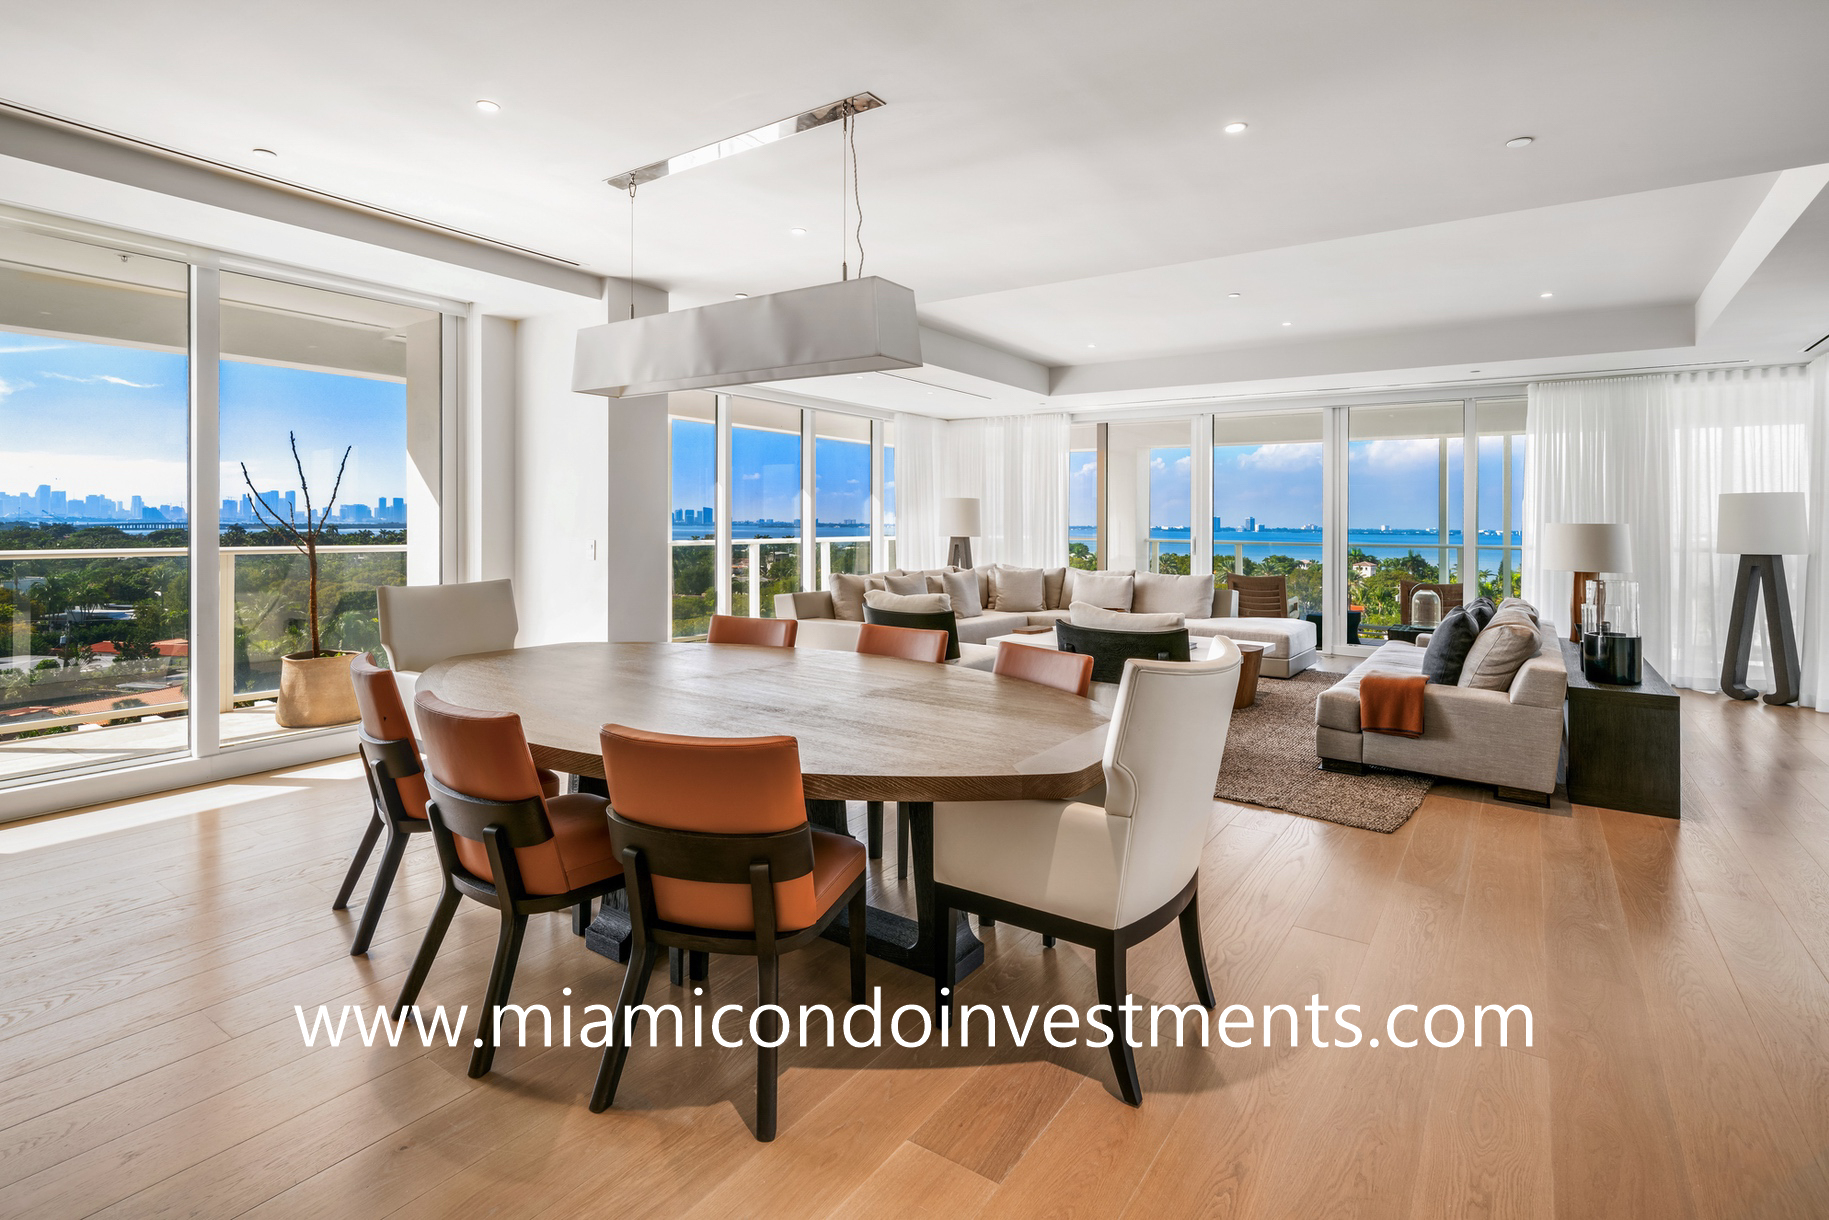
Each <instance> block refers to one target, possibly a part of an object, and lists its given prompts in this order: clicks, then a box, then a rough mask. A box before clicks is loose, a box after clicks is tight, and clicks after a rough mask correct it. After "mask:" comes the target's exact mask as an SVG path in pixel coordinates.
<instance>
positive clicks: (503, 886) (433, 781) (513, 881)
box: [394, 774, 623, 1077]
mask: <svg viewBox="0 0 1829 1220" xmlns="http://www.w3.org/2000/svg"><path fill="white" fill-rule="evenodd" d="M426 788H427V790H428V791H429V792H430V793H431V795H432V799H431V801H430V802H429V803H428V804H427V805H426V812H427V814H428V815H429V816H428V817H427V821H429V822H430V823H431V826H432V842H433V843H434V844H435V845H436V846H437V848H438V862H439V863H440V864H441V865H442V866H443V867H444V874H445V885H444V893H442V894H441V895H439V898H438V909H437V910H435V911H433V912H432V922H431V923H430V924H428V925H427V926H426V932H425V939H424V940H423V941H421V942H420V945H419V955H418V956H417V957H415V958H414V959H413V968H412V970H411V971H410V972H409V973H408V974H407V976H406V982H405V983H404V984H402V986H401V988H400V998H399V999H397V1000H395V1001H394V1017H395V1019H396V1020H398V1019H399V1018H401V1017H403V1016H405V1015H406V1011H407V1009H409V1008H411V1007H412V1006H413V1002H414V1001H415V1000H417V999H418V998H419V989H420V988H421V987H422V986H424V985H425V980H426V975H427V974H429V973H430V972H431V969H432V962H433V960H434V959H435V958H437V956H438V947H439V945H440V944H442V943H443V942H444V938H445V932H446V931H447V930H448V929H449V928H450V926H451V917H452V916H453V915H455V914H457V905H458V903H459V902H461V901H462V900H463V899H464V898H465V897H469V898H473V899H475V900H476V901H477V902H480V903H482V904H483V905H484V906H486V907H493V908H494V909H495V910H496V911H498V912H500V914H501V917H502V931H501V935H500V936H499V937H498V938H497V939H496V942H495V962H494V964H493V965H492V966H491V967H490V968H489V989H488V991H487V992H486V993H485V995H484V997H483V1011H482V1014H481V1015H480V1016H479V1017H478V1018H477V1027H476V1049H475V1050H474V1051H473V1052H472V1053H471V1055H470V1075H471V1076H472V1077H476V1076H484V1075H487V1074H488V1072H489V1065H490V1064H492V1063H493V1062H494V1061H495V1036H496V1028H495V1023H496V1012H497V1010H498V1009H500V1008H501V1006H502V1005H504V1004H506V1003H507V1002H508V991H509V988H510V987H511V986H512V985H513V983H514V968H515V964H516V962H518V961H519V960H520V956H521V941H522V939H523V938H524V937H525V936H526V934H527V917H528V916H529V915H539V914H543V913H545V912H549V911H564V910H568V909H569V910H572V911H573V912H574V915H573V919H574V923H573V927H574V930H576V927H577V922H576V921H577V920H578V919H579V918H580V917H582V918H583V920H584V921H585V922H586V923H588V922H589V919H590V916H589V912H590V904H591V899H593V898H598V897H601V896H602V895H604V894H609V893H612V892H614V891H616V890H619V889H621V888H623V878H622V876H621V875H620V874H618V875H617V876H614V877H606V878H604V879H603V880H602V881H593V882H592V883H591V884H589V885H586V886H580V887H579V888H577V889H575V890H567V891H566V892H565V893H563V894H529V893H528V892H527V887H526V885H525V884H523V883H522V881H521V868H520V864H519V862H518V860H517V859H516V857H515V854H514V853H515V849H516V848H519V847H537V846H539V845H540V844H541V843H545V842H548V841H550V840H551V839H552V837H553V830H552V823H551V822H549V821H548V820H547V818H546V806H545V803H544V802H542V801H541V800H540V799H539V798H538V797H528V798H527V799H525V800H519V801H489V800H483V799H482V798H480V797H473V796H465V795H464V794H463V793H461V792H454V791H452V790H451V789H449V788H447V787H445V786H444V785H443V784H441V783H439V782H438V780H437V778H436V777H435V776H433V775H430V774H428V775H427V776H426ZM456 834H461V835H463V836H464V837H465V838H466V839H475V840H480V841H481V842H482V844H483V847H484V850H486V851H487V852H488V853H489V871H490V874H491V875H492V876H494V877H495V878H496V880H495V882H493V883H491V882H489V881H486V880H484V879H483V878H481V877H478V876H477V875H476V874H475V873H473V872H471V871H470V870H469V869H467V868H465V867H464V865H463V861H461V860H459V859H458V858H457V844H456V842H455V841H454V839H453V837H452V836H453V835H456Z"/></svg>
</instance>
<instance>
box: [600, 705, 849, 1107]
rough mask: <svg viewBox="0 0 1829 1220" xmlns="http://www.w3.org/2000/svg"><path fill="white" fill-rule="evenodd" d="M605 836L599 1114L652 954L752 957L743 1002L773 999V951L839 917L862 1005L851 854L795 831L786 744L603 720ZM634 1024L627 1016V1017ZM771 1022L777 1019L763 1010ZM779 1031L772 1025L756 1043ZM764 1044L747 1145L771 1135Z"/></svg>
mask: <svg viewBox="0 0 1829 1220" xmlns="http://www.w3.org/2000/svg"><path fill="white" fill-rule="evenodd" d="M602 745H603V770H604V774H605V775H607V776H609V777H610V798H611V801H612V802H613V807H612V808H611V810H610V837H611V838H612V839H614V840H615V843H616V852H617V855H618V857H619V858H620V859H621V861H622V868H623V875H624V876H625V877H627V878H628V886H629V923H630V932H631V935H630V937H629V966H628V972H627V973H626V974H625V975H624V976H623V983H622V994H621V995H619V996H618V997H617V999H616V1011H615V1013H614V1014H613V1015H612V1017H611V1023H610V1030H611V1035H610V1041H609V1043H608V1044H607V1045H606V1046H605V1047H604V1051H603V1065H602V1067H601V1068H600V1069H599V1070H598V1073H597V1084H596V1087H595V1088H594V1089H593V1090H592V1091H591V1109H592V1110H593V1111H595V1112H598V1113H601V1112H602V1111H604V1110H606V1109H608V1108H609V1106H610V1104H611V1103H612V1102H613V1101H615V1100H616V1086H617V1083H618V1082H619V1081H620V1080H621V1079H622V1069H623V1065H624V1064H625V1063H626V1062H627V1060H628V1055H629V1046H628V1043H629V1039H628V1037H627V1036H625V1035H628V1034H632V1032H633V1030H632V1027H630V1028H625V1021H627V1020H628V1017H626V1016H625V1014H626V1013H628V1012H629V1010H630V1009H631V1008H632V1007H633V1006H634V1005H637V1004H640V1003H642V1000H643V997H644V996H646V995H647V991H648V978H649V976H650V975H651V974H652V973H653V971H654V964H655V961H656V960H657V958H658V957H659V955H660V949H661V947H663V946H664V947H666V948H668V949H678V950H681V951H683V952H687V953H694V954H697V953H738V954H743V955H746V956H752V957H754V958H755V959H756V1003H757V1004H758V1005H762V1004H775V1003H777V1002H778V997H779V993H780V986H779V983H780V957H781V954H783V953H787V952H791V951H792V950H794V949H799V948H802V947H803V946H805V945H808V944H811V943H812V942H813V941H814V940H816V939H818V937H819V935H820V933H822V932H823V931H824V930H825V929H826V928H827V926H828V925H830V924H831V923H832V922H833V920H834V919H836V918H837V916H838V914H839V912H840V911H841V910H843V911H846V912H848V918H849V920H850V933H851V1000H852V1002H853V1003H859V1004H861V1003H862V1002H863V1000H864V936H865V925H864V920H865V915H864V846H863V844H861V843H859V842H858V841H857V840H855V839H851V838H847V837H846V836H844V835H836V834H828V833H826V832H825V831H820V830H814V829H813V828H812V827H810V826H809V825H807V811H806V793H805V789H804V788H803V786H802V781H801V776H800V747H799V744H798V743H797V742H796V741H795V740H794V739H793V738H792V737H739V738H710V737H675V736H671V735H668V734H664V733H647V732H643V731H641V730H639V729H630V728H624V727H623V726H621V725H615V724H610V725H605V726H604V728H603V734H602ZM633 1015H635V1016H639V1015H640V1014H639V1013H635V1014H633ZM771 1021H774V1022H778V1018H774V1017H773V1015H772V1014H771ZM784 1033H785V1031H783V1030H781V1029H780V1028H779V1027H778V1025H777V1027H776V1028H774V1029H773V1030H772V1031H770V1032H769V1033H767V1034H766V1035H765V1036H766V1037H780V1036H782V1035H783V1034H784ZM776 1060H777V1055H776V1048H774V1047H770V1046H763V1045H761V1044H758V1045H757V1048H756V1138H757V1139H759V1140H772V1139H774V1138H775V1068H776Z"/></svg>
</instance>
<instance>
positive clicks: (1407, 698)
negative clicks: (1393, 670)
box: [1359, 674, 1429, 737]
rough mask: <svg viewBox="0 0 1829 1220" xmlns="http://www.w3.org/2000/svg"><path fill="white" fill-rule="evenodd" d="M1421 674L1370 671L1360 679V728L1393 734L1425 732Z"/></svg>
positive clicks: (1419, 733)
mask: <svg viewBox="0 0 1829 1220" xmlns="http://www.w3.org/2000/svg"><path fill="white" fill-rule="evenodd" d="M1428 684H1429V679H1428V678H1426V677H1424V676H1423V675H1422V674H1416V675H1414V676H1410V675H1399V674H1367V675H1366V676H1365V677H1364V678H1362V679H1361V680H1360V682H1359V730H1360V731H1361V732H1363V733H1389V734H1391V735H1392V736H1394V737H1421V736H1422V735H1423V687H1425V686H1427V685H1428Z"/></svg>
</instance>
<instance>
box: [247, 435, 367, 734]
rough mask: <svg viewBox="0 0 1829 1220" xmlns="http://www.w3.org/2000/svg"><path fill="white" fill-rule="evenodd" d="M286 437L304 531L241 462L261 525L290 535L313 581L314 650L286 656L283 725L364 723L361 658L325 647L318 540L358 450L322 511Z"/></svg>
mask: <svg viewBox="0 0 1829 1220" xmlns="http://www.w3.org/2000/svg"><path fill="white" fill-rule="evenodd" d="M286 438H287V440H289V441H290V442H291V444H292V464H293V466H294V467H295V468H296V469H297V470H298V484H299V490H300V492H301V494H303V495H304V497H305V523H304V528H302V529H301V528H300V527H299V524H298V522H297V520H296V519H295V518H294V517H293V513H292V510H291V509H290V507H288V509H287V512H286V515H285V516H284V517H281V516H280V515H279V510H278V506H277V505H272V504H268V503H267V502H266V501H264V500H262V499H261V496H260V492H258V491H256V490H255V489H254V480H253V479H252V478H250V477H249V475H248V464H247V463H246V462H243V463H242V464H241V478H242V481H243V482H244V483H246V484H247V485H248V495H249V502H250V503H251V504H252V506H253V508H254V514H255V516H256V517H257V518H258V519H259V520H260V522H261V524H263V525H266V526H268V528H270V529H273V530H275V531H277V532H279V533H281V534H284V535H285V536H286V537H287V539H288V541H290V542H291V543H292V545H293V546H294V547H296V548H297V549H298V552H299V553H300V554H301V555H303V556H304V557H305V569H306V573H307V577H308V580H309V590H308V593H307V597H306V608H307V614H306V617H307V620H308V622H309V624H310V628H311V647H310V648H309V649H308V650H306V651H304V652H294V653H288V654H287V655H285V656H284V657H281V658H280V669H279V724H280V727H281V728H286V729H306V728H318V727H320V726H323V725H329V724H348V723H349V722H350V721H352V720H357V719H360V718H361V714H362V713H361V710H360V709H359V708H358V707H357V706H356V684H355V681H354V680H353V679H352V678H351V677H350V674H349V666H350V662H352V661H354V660H355V658H356V655H357V654H355V653H353V652H343V651H339V650H337V649H331V648H325V647H324V643H323V637H322V636H321V635H320V633H319V624H318V537H319V535H320V534H321V533H322V532H323V529H324V523H325V522H326V521H328V520H329V519H330V510H331V508H332V507H333V506H334V505H335V504H336V502H337V492H338V490H339V489H341V488H342V486H343V470H344V468H345V467H347V466H348V465H349V455H350V452H351V451H352V450H353V449H354V448H355V446H353V445H351V446H350V447H349V448H347V449H345V450H343V460H342V462H340V463H339V464H338V465H337V479H336V482H335V483H333V484H332V485H331V488H330V498H329V499H328V500H326V501H325V502H324V507H323V509H322V510H321V511H320V510H318V509H316V508H315V507H314V506H313V505H312V503H311V485H310V483H308V482H307V481H306V479H305V463H304V461H303V460H302V459H301V458H300V457H299V455H298V436H297V434H295V433H291V432H288V433H287V434H286Z"/></svg>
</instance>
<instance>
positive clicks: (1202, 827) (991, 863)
mask: <svg viewBox="0 0 1829 1220" xmlns="http://www.w3.org/2000/svg"><path fill="white" fill-rule="evenodd" d="M1239 662H1240V657H1239V652H1238V647H1237V646H1236V645H1235V644H1233V643H1232V642H1231V641H1230V640H1227V639H1225V638H1224V637H1219V638H1218V640H1217V642H1216V644H1215V646H1214V654H1213V659H1211V660H1207V661H1198V662H1181V661H1144V660H1131V661H1129V662H1127V663H1126V664H1125V667H1124V676H1123V680H1122V682H1121V683H1120V684H1119V687H1118V698H1117V704H1116V707H1115V709H1114V711H1113V713H1112V720H1111V729H1110V735H1109V736H1108V738H1107V739H1106V743H1105V796H1104V803H1103V805H1097V804H1091V803H1087V802H1084V801H1035V800H1029V801H972V802H952V803H944V802H943V803H937V804H935V805H934V899H933V903H932V906H931V907H930V912H931V916H930V917H931V918H932V919H933V920H934V926H933V928H932V929H930V931H929V938H930V940H931V941H932V943H933V944H935V945H943V946H946V947H947V948H948V949H950V948H951V946H952V945H953V943H954V931H955V927H956V925H955V923H954V921H955V919H956V918H957V917H958V912H960V911H973V912H977V913H979V914H980V915H988V916H990V917H991V918H993V919H996V920H1000V921H1004V922H1008V923H1013V924H1016V925H1017V926H1018V927H1025V928H1032V929H1034V930H1036V931H1038V932H1041V933H1043V934H1045V935H1050V936H1056V937H1061V938H1064V939H1066V940H1070V941H1072V942H1073V943H1075V944H1080V945H1086V946H1088V947H1090V948H1091V949H1092V950H1093V951H1094V953H1095V955H1096V958H1097V975H1098V988H1099V1003H1100V1004H1104V1005H1110V1006H1111V1007H1110V1016H1109V1017H1108V1018H1107V1021H1108V1024H1110V1026H1111V1027H1112V1028H1113V1029H1114V1030H1116V1031H1117V1033H1116V1036H1115V1037H1114V1038H1113V1039H1112V1041H1111V1046H1110V1051H1111V1062H1112V1067H1113V1069H1114V1070H1115V1071H1116V1072H1117V1077H1118V1089H1119V1092H1120V1093H1121V1094H1122V1095H1123V1098H1124V1100H1125V1101H1126V1102H1128V1103H1130V1104H1131V1105H1133V1106H1134V1105H1138V1104H1140V1103H1141V1101H1142V1098H1143V1091H1142V1086H1141V1085H1140V1084H1139V1082H1138V1079H1137V1066H1136V1062H1135V1060H1134V1058H1133V1056H1132V1054H1131V1048H1130V1044H1129V1041H1128V1039H1127V1038H1126V1037H1125V1036H1124V1029H1123V1025H1122V1018H1121V1016H1120V1015H1119V1013H1120V1011H1121V1010H1120V1009H1119V1008H1118V1006H1119V1005H1121V1004H1123V1003H1124V1002H1125V999H1126V996H1127V995H1128V991H1127V989H1126V984H1125V954H1126V951H1127V950H1128V949H1129V947H1130V946H1132V945H1135V944H1138V943H1140V942H1142V941H1143V940H1145V939H1147V938H1148V937H1150V936H1152V935H1154V934H1155V933H1156V932H1158V931H1160V930H1161V929H1162V928H1164V927H1166V926H1167V925H1168V924H1169V923H1170V922H1171V921H1173V920H1176V919H1179V920H1180V923H1181V943H1182V947H1183V949H1184V950H1185V951H1186V953H1187V959H1188V972H1189V974H1191V975H1192V976H1193V980H1194V991H1195V993H1196V995H1198V996H1199V998H1200V1003H1201V1004H1202V1005H1203V1006H1205V1007H1207V1008H1211V1007H1213V1004H1214V999H1213V986H1212V983H1211V982H1210V981H1209V980H1208V978H1207V965H1206V959H1205V957H1204V956H1203V954H1202V951H1201V946H1200V912H1199V901H1198V898H1199V895H1198V892H1197V885H1198V876H1199V871H1200V854H1201V849H1202V847H1203V846H1204V845H1205V843H1206V838H1207V827H1208V825H1209V823H1210V821H1211V814H1212V808H1213V788H1214V785H1215V783H1216V782H1217V781H1218V778H1219V764H1220V759H1221V757H1222V755H1223V754H1224V753H1225V748H1226V732H1227V729H1228V728H1229V727H1230V725H1231V721H1232V699H1233V696H1234V694H1236V692H1237V690H1238V671H1239ZM956 977H957V976H956V965H955V962H954V959H953V954H952V953H950V952H941V953H939V955H938V958H937V960H936V962H935V969H934V1011H935V1013H936V1014H939V1013H941V1012H942V1011H946V1010H950V1009H951V1007H952V1005H953V1003H954V1000H955V998H956V997H955V996H954V994H953V992H954V991H955V990H956V988H955V986H954V984H955V982H956Z"/></svg>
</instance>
